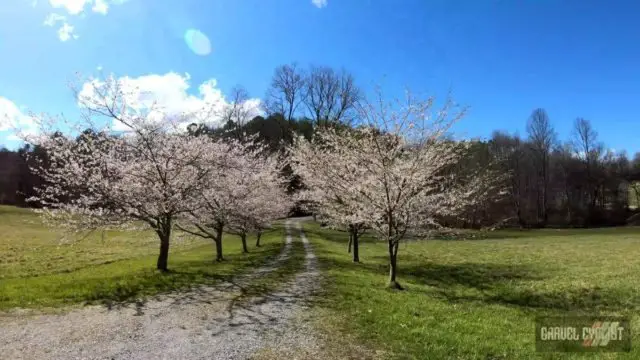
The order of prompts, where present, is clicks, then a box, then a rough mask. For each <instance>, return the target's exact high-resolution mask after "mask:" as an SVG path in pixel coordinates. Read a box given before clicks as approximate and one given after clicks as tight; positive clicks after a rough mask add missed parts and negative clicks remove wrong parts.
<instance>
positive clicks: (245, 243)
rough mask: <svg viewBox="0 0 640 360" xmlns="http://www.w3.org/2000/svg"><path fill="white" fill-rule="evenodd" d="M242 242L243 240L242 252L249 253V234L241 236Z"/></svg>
mask: <svg viewBox="0 0 640 360" xmlns="http://www.w3.org/2000/svg"><path fill="white" fill-rule="evenodd" d="M240 240H242V252H243V253H248V252H249V249H247V234H242V235H240Z"/></svg>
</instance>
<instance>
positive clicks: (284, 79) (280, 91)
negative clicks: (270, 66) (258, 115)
mask: <svg viewBox="0 0 640 360" xmlns="http://www.w3.org/2000/svg"><path fill="white" fill-rule="evenodd" d="M305 82H306V80H305V74H304V72H303V71H302V70H301V69H300V68H299V67H298V65H297V64H296V63H292V64H288V65H282V66H279V67H277V68H276V70H275V71H274V73H273V77H272V78H271V87H270V88H269V90H267V95H266V99H265V103H264V107H265V110H266V112H267V113H268V114H270V115H271V114H276V113H278V114H282V116H284V117H285V119H286V120H287V121H291V120H292V119H293V118H294V116H295V114H296V112H297V111H298V107H299V106H300V104H301V103H302V102H303V101H304V99H305V87H306V86H305Z"/></svg>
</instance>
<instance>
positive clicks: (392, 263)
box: [389, 241, 402, 290]
mask: <svg viewBox="0 0 640 360" xmlns="http://www.w3.org/2000/svg"><path fill="white" fill-rule="evenodd" d="M398 245H399V244H398V242H397V241H389V288H391V289H398V290H402V286H400V284H398V282H397V281H396V274H397V272H398V266H397V262H396V260H397V258H398Z"/></svg>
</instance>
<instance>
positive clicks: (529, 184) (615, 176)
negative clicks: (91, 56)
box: [0, 64, 640, 227]
mask: <svg viewBox="0 0 640 360" xmlns="http://www.w3.org/2000/svg"><path fill="white" fill-rule="evenodd" d="M229 99H230V100H229V103H228V105H227V106H226V107H225V109H224V110H223V113H222V114H220V115H221V118H222V126H219V127H210V126H207V125H205V124H198V123H194V124H192V125H191V126H189V127H188V130H187V131H188V132H189V133H191V134H193V135H203V134H207V135H209V136H212V137H233V138H235V139H237V140H239V141H242V139H243V138H245V137H251V138H253V136H257V138H258V139H259V140H261V141H262V142H263V143H265V144H266V146H267V147H268V149H270V150H271V151H272V152H282V153H284V152H285V149H286V148H287V147H289V146H291V144H292V143H293V141H294V138H295V137H297V136H303V137H305V138H306V139H311V138H312V136H313V135H314V132H315V130H316V129H317V128H318V127H320V126H334V127H355V126H357V125H358V123H359V122H360V121H361V120H362V119H358V116H357V112H356V111H355V109H356V105H357V104H358V102H359V101H361V99H362V92H361V90H360V89H359V88H358V87H357V85H356V83H355V81H354V78H353V76H352V75H351V74H349V73H348V72H347V71H345V70H335V69H333V68H330V67H326V66H310V67H309V68H308V69H303V68H301V67H299V66H298V65H296V64H290V65H283V66H280V67H278V68H276V69H275V71H274V74H273V77H272V81H271V85H270V87H269V89H268V91H267V93H266V94H265V96H264V99H263V102H262V105H263V108H262V113H263V114H264V115H260V116H254V114H255V111H251V109H248V108H247V106H246V105H247V103H248V101H247V100H249V95H248V93H247V92H246V90H244V89H243V88H242V87H236V88H234V89H233V90H232V92H231V95H230V96H229ZM85 135H86V134H85ZM27 154H29V155H30V156H26V155H27ZM36 161H37V162H43V163H44V164H46V163H47V161H48V158H47V154H46V152H45V151H44V150H43V149H41V148H39V147H38V146H33V145H24V146H23V147H21V148H20V149H18V150H16V151H12V150H7V149H0V204H8V205H16V206H21V207H27V206H34V205H35V204H33V203H29V202H28V201H27V199H28V198H30V197H32V196H33V195H34V194H35V192H34V189H35V188H37V187H39V186H40V185H41V184H42V181H43V180H42V179H41V178H40V177H39V176H38V175H36V174H34V173H32V172H31V171H30V167H33V165H34V163H33V162H36ZM487 167H491V168H494V169H495V170H497V171H500V172H501V173H503V174H505V175H506V178H507V182H508V184H507V185H508V186H506V188H507V190H506V192H505V193H504V194H501V195H502V196H499V197H491V198H492V199H499V200H495V201H490V202H483V203H479V204H477V205H476V206H474V207H473V208H472V209H471V210H469V213H468V214H467V216H465V217H464V218H465V219H466V220H464V221H461V220H452V222H451V223H450V224H449V225H451V226H461V227H482V226H516V227H584V226H612V225H622V224H627V223H633V222H634V221H635V222H638V218H639V216H638V215H637V214H638V209H637V207H638V204H640V186H639V185H638V184H639V183H640V153H637V154H635V155H634V156H633V157H631V158H630V157H629V156H628V155H627V154H626V153H625V152H613V151H611V150H609V149H607V147H606V146H605V145H604V144H603V143H602V142H601V141H600V140H599V139H598V133H597V131H596V130H595V129H594V128H593V127H592V125H591V123H590V122H589V121H588V120H585V119H582V118H578V119H576V120H575V123H574V129H573V133H572V135H571V137H570V138H569V139H566V140H565V141H561V140H560V139H558V138H557V135H556V132H555V131H554V129H553V126H552V123H551V121H550V119H549V116H548V115H547V113H546V112H545V110H544V109H536V110H534V111H533V112H532V114H531V116H530V118H529V120H528V123H527V133H526V136H525V137H522V136H519V135H517V134H508V133H505V132H501V131H496V132H494V134H493V135H492V137H491V138H490V139H488V140H482V141H476V142H474V146H473V147H472V151H470V153H469V155H468V156H467V157H466V158H465V159H463V160H462V161H461V162H460V163H459V164H457V166H455V168H452V169H450V171H454V172H467V173H470V174H471V173H473V172H476V171H477V170H478V169H481V168H487ZM283 171H285V172H288V174H285V175H292V170H291V168H290V167H288V166H287V167H285V169H284V170H283ZM303 187H304V184H302V183H301V181H300V179H299V178H298V177H296V176H294V177H293V178H292V179H291V181H290V184H289V189H288V190H289V192H290V193H295V192H297V191H298V190H299V189H301V188H303ZM445 223H446V221H445Z"/></svg>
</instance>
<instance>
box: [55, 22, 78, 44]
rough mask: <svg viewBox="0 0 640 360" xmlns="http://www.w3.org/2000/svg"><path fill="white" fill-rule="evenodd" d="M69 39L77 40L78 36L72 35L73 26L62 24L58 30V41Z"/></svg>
mask: <svg viewBox="0 0 640 360" xmlns="http://www.w3.org/2000/svg"><path fill="white" fill-rule="evenodd" d="M71 38H73V39H77V38H78V35H77V34H76V33H74V30H73V26H71V25H69V24H68V23H64V24H62V26H61V27H60V29H58V39H60V41H67V40H69V39H71Z"/></svg>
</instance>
